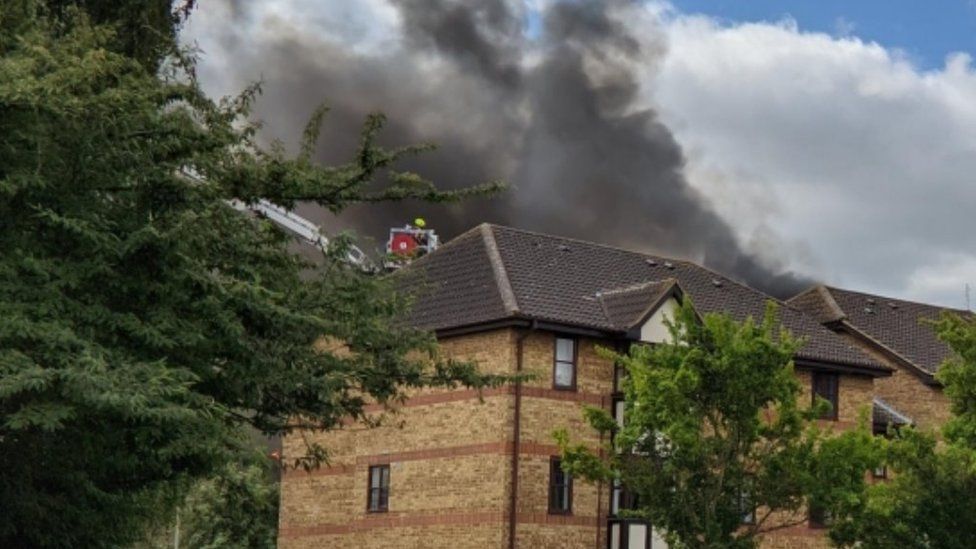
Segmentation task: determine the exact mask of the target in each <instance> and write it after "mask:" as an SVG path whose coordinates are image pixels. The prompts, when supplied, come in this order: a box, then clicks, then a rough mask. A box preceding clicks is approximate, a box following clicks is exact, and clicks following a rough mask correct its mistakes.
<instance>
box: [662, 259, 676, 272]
mask: <svg viewBox="0 0 976 549" xmlns="http://www.w3.org/2000/svg"><path fill="white" fill-rule="evenodd" d="M664 268H665V269H668V270H669V271H670V270H672V269H674V263H671V262H670V261H665V262H664Z"/></svg>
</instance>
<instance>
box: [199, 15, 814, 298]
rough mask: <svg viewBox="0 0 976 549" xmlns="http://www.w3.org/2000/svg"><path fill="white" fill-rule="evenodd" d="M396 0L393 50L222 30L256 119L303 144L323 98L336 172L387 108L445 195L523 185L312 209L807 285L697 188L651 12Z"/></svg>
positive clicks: (418, 164) (389, 137)
mask: <svg viewBox="0 0 976 549" xmlns="http://www.w3.org/2000/svg"><path fill="white" fill-rule="evenodd" d="M392 1H393V5H394V6H395V8H396V10H397V14H398V18H399V21H400V28H401V29H402V30H401V33H402V35H401V36H399V37H397V39H396V40H394V41H393V43H394V44H395V47H390V48H386V49H384V50H383V51H380V52H377V51H368V52H363V51H360V50H357V48H355V47H352V46H351V45H350V44H349V43H347V42H344V41H343V40H337V39H334V38H329V37H318V36H308V35H307V34H303V33H297V32H289V29H288V28H287V25H280V28H276V27H275V26H274V25H272V24H268V25H265V26H264V28H263V29H262V30H263V32H262V34H261V36H262V37H264V38H262V40H261V42H260V43H259V44H254V43H250V42H249V41H251V40H252V38H251V37H248V36H243V35H238V34H234V31H233V30H228V29H227V28H224V29H222V36H221V40H223V41H224V44H223V48H224V49H225V50H226V51H229V52H235V53H234V55H235V57H236V58H235V59H234V60H233V61H232V63H233V65H234V66H235V67H239V68H235V70H239V71H241V72H243V73H244V77H243V80H249V79H254V78H257V77H258V76H261V77H262V78H263V80H264V82H265V86H264V90H265V95H264V96H263V97H262V99H261V100H260V102H259V103H258V105H257V111H258V112H257V114H258V117H259V118H261V119H262V120H264V121H265V122H266V127H267V128H268V130H269V131H270V132H271V133H273V134H274V135H275V136H278V137H293V136H298V135H300V133H301V128H302V127H303V125H304V123H305V121H306V119H307V117H308V115H309V113H311V112H312V110H313V109H314V107H315V106H316V105H318V104H319V103H322V102H325V103H326V104H328V105H329V106H330V107H331V113H330V115H329V116H328V118H327V120H326V124H325V126H324V128H323V143H322V144H321V146H320V150H319V151H318V153H319V159H320V160H321V161H323V162H336V161H341V160H344V159H346V158H348V157H349V155H350V153H351V152H352V151H353V148H354V147H355V145H356V139H355V137H356V136H357V135H358V131H359V128H360V126H361V124H362V122H363V119H364V117H365V116H366V114H367V113H369V112H371V111H377V110H380V111H383V112H384V113H385V114H386V115H387V117H388V119H389V124H388V126H387V128H386V129H385V130H384V132H383V134H382V139H381V141H382V142H383V143H385V144H390V145H402V144H406V143H415V142H421V141H422V142H427V141H429V142H434V143H436V144H437V145H438V149H437V150H436V151H435V152H433V153H430V154H426V155H422V156H420V157H417V158H416V159H411V160H409V161H408V162H407V163H406V165H405V166H404V167H406V168H409V169H411V170H413V171H416V172H418V173H420V174H422V175H424V176H426V177H428V178H430V179H432V180H433V181H435V182H436V183H438V184H439V185H440V186H443V187H447V188H452V187H454V188H456V187H461V186H466V185H470V184H474V183H480V182H483V181H487V180H493V179H502V180H505V181H508V182H509V183H511V184H512V186H513V188H512V189H511V190H510V191H508V192H507V193H505V194H503V195H502V196H499V197H496V198H493V199H481V200H473V201H470V202H467V203H464V204H461V205H452V206H435V205H425V204H409V205H405V204H393V205H383V206H374V205H370V206H368V207H362V208H352V209H351V210H349V211H347V212H346V213H344V214H343V215H342V216H341V217H340V218H339V219H338V220H336V219H330V218H329V216H328V215H327V214H325V213H323V212H317V211H314V210H312V209H303V210H302V213H303V214H305V215H308V216H309V217H311V218H313V219H315V220H316V221H320V222H323V224H324V225H325V226H326V227H329V228H337V227H349V226H353V227H354V228H355V229H356V230H357V231H359V232H360V233H361V234H365V235H368V236H371V237H373V238H374V239H376V240H377V241H382V240H383V239H384V235H385V232H386V230H387V228H388V227H390V226H396V225H402V224H403V223H404V222H406V221H408V220H409V219H412V218H413V217H414V216H418V215H421V216H425V217H426V218H427V221H428V225H429V226H431V227H433V228H435V229H436V230H437V231H438V233H439V234H441V236H442V238H449V237H451V236H454V235H456V234H458V233H460V232H462V231H464V230H466V229H469V228H471V227H472V226H474V225H475V224H477V223H480V222H483V221H490V222H495V223H500V224H507V225H512V226H515V227H518V228H524V229H531V230H537V231H542V232H550V233H554V234H559V235H565V236H572V237H577V238H582V239H586V240H591V241H595V242H601V243H606V244H611V245H617V246H621V247H625V248H630V249H636V250H642V251H648V252H654V253H659V254H665V255H671V256H676V257H684V258H689V259H692V260H695V261H699V262H702V263H704V264H705V265H706V266H708V267H711V268H713V269H715V270H717V271H719V272H722V273H724V274H727V275H730V276H733V277H735V278H739V279H741V280H744V281H745V282H747V283H749V284H752V285H754V286H756V287H758V288H761V289H764V290H766V291H767V292H770V293H772V294H774V295H779V296H784V295H789V294H791V293H792V292H794V291H795V290H798V289H799V288H800V287H802V286H803V285H804V284H805V283H806V281H804V280H802V279H801V278H799V277H796V276H795V275H793V274H792V273H780V272H777V271H776V270H775V269H773V268H770V267H768V266H767V265H766V264H765V263H764V262H763V261H762V260H760V259H759V258H757V257H756V256H754V255H752V254H750V253H748V252H746V251H745V250H744V249H743V247H742V246H741V245H740V244H739V242H738V241H737V240H736V238H735V236H734V232H733V230H732V229H731V227H730V226H729V225H728V223H726V222H725V221H724V220H723V219H722V218H720V217H719V216H718V215H717V214H716V213H715V211H714V209H713V208H712V207H711V205H710V204H709V201H708V198H707V197H705V196H702V195H701V194H700V193H699V192H697V191H696V190H695V189H694V188H692V187H691V186H690V185H689V184H688V182H687V181H686V179H685V177H684V175H683V168H684V157H683V154H682V151H681V148H680V146H679V145H678V144H677V142H676V141H675V139H674V137H673V136H672V134H671V132H670V131H669V130H668V128H667V127H665V126H664V125H663V124H662V123H661V122H660V121H659V120H658V117H657V115H656V113H655V112H654V111H653V110H652V109H651V108H650V107H649V106H647V105H646V104H645V103H644V96H643V94H642V93H641V82H640V79H641V77H643V76H644V75H646V74H647V73H648V72H652V71H653V67H654V65H655V64H656V63H657V62H658V60H659V59H660V58H661V57H662V56H663V55H664V53H665V44H664V43H663V38H662V37H661V36H660V33H657V32H655V29H654V28H650V29H648V31H649V32H648V34H649V35H645V33H644V32H641V33H640V36H638V35H637V33H634V32H633V31H632V28H633V27H632V26H628V25H627V17H628V14H631V13H634V12H635V10H638V9H639V8H638V7H636V6H633V5H627V4H624V3H622V2H613V1H611V2H606V1H597V0H592V1H573V2H554V3H551V4H548V5H547V7H545V8H543V11H542V12H541V16H540V17H539V19H538V24H533V25H528V26H527V24H526V21H527V19H526V17H527V12H526V10H525V8H522V7H520V6H517V5H513V4H512V3H511V2H510V1H506V0H484V1H479V2H466V1H463V0H392ZM201 9H206V8H205V7H204V8H201ZM251 9H252V3H249V2H240V3H237V4H236V5H235V6H234V10H233V13H234V14H235V17H238V18H241V19H242V20H243V19H245V18H247V17H249V10H251ZM251 15H253V14H251ZM237 27H238V25H237V24H235V22H233V21H232V22H230V24H229V26H228V28H230V29H233V28H237ZM269 36H270V38H268V37H269ZM258 71H259V72H258Z"/></svg>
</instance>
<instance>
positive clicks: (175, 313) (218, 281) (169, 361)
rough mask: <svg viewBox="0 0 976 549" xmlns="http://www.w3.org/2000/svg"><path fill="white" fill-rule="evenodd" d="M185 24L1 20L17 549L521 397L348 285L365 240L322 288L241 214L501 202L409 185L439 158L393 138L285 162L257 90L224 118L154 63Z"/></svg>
mask: <svg viewBox="0 0 976 549" xmlns="http://www.w3.org/2000/svg"><path fill="white" fill-rule="evenodd" d="M164 4H166V3H165V2H164V3H160V2H153V1H148V0H147V1H136V0H133V1H130V2H94V1H91V2H73V3H71V2H47V3H45V2H39V1H31V0H9V1H7V2H4V4H3V5H2V7H0V475H2V476H0V501H3V502H4V503H3V512H2V513H0V546H4V547H117V546H120V545H124V544H126V543H128V542H130V541H132V540H133V539H135V538H136V537H138V536H139V535H140V534H141V532H142V531H143V528H144V525H145V524H146V523H147V521H151V519H152V518H153V517H154V516H158V515H161V514H162V515H166V516H169V515H168V513H169V510H171V509H172V508H173V506H174V505H176V504H177V503H178V502H179V501H180V499H181V497H182V495H183V493H184V490H185V487H186V486H189V485H190V484H192V483H191V482H190V480H192V479H194V478H210V477H212V476H213V475H214V474H215V472H216V471H222V470H224V469H225V467H226V466H227V464H228V463H234V462H237V461H239V460H240V459H241V458H240V456H241V454H242V452H244V451H245V448H246V447H247V445H246V444H244V443H242V442H241V441H242V440H243V434H242V433H243V432H244V431H245V430H246V429H247V428H251V427H253V428H256V429H258V430H260V431H262V432H264V433H268V434H280V433H287V432H290V431H292V430H294V429H296V428H306V429H312V430H324V429H331V428H334V427H336V426H337V425H339V424H340V421H341V420H342V419H343V418H347V417H352V418H356V419H363V418H364V414H363V406H364V404H365V402H366V401H367V399H375V400H378V401H380V402H389V401H391V400H397V399H399V398H400V397H401V396H402V390H403V388H404V387H417V386H428V385H447V386H451V385H456V384H464V385H469V386H484V385H488V384H495V383H500V382H502V381H503V380H502V379H500V378H495V377H490V376H484V375H481V374H480V373H479V372H478V371H477V370H476V368H475V367H474V366H473V365H471V364H467V363H456V362H451V361H444V360H441V359H440V358H439V357H438V355H437V348H436V345H435V341H434V340H433V338H432V336H431V335H430V334H427V333H422V332H418V331H415V330H412V329H409V328H407V327H404V326H402V325H400V324H399V323H398V322H397V320H396V319H397V318H398V317H399V315H400V314H401V313H402V311H403V310H404V307H405V306H406V305H407V303H406V302H405V301H404V299H403V298H401V297H398V296H397V295H396V294H394V293H393V291H392V287H391V283H390V281H389V280H385V279H382V278H377V277H374V276H369V275H367V274H364V273H362V272H360V271H359V270H356V269H354V268H350V267H348V266H346V265H344V264H343V263H342V262H341V261H339V259H338V258H339V257H341V255H342V254H341V246H342V242H343V239H338V242H339V244H338V245H337V247H336V248H335V249H333V250H332V251H331V252H330V253H329V254H326V257H325V258H323V261H324V265H323V266H322V268H321V269H318V270H317V271H316V272H315V273H316V274H315V276H313V277H311V278H310V279H303V277H302V273H303V272H307V271H308V269H309V268H310V267H311V266H310V265H308V264H307V263H306V262H305V261H303V260H302V259H300V258H299V257H297V256H295V255H293V254H290V253H289V252H288V250H287V245H288V243H289V241H290V239H289V238H288V237H287V235H285V234H284V233H283V232H282V231H281V230H279V229H278V228H276V227H275V226H273V225H272V224H271V223H270V222H267V221H265V220H260V219H254V218H252V217H249V216H246V215H242V214H241V213H239V212H237V211H235V210H234V209H233V208H232V207H230V206H229V205H228V201H230V200H234V199H236V200H243V201H245V202H246V201H252V200H255V199H258V198H267V199H270V200H273V201H275V202H277V203H279V204H282V205H285V206H289V205H291V204H292V203H293V201H295V200H311V201H314V202H316V203H318V204H320V205H322V206H325V207H327V208H329V209H330V210H332V211H336V212H337V211H340V210H342V209H343V208H345V207H346V206H348V205H350V204H356V203H369V202H376V201H382V200H400V199H405V198H416V199H421V200H431V201H451V200H457V199H460V198H461V197H463V196H465V195H467V194H472V193H484V192H491V191H493V190H495V189H497V188H498V185H487V186H483V187H476V188H473V189H468V190H466V191H462V192H441V191H438V190H437V189H436V188H434V187H433V185H432V184H431V183H430V182H428V181H426V180H424V179H422V178H420V177H419V176H416V175H414V174H410V173H401V172H398V171H397V170H396V169H395V164H396V163H397V161H398V160H399V159H401V158H402V157H404V156H406V155H411V154H415V153H417V152H420V151H422V150H424V149H425V148H426V147H405V148H401V149H394V150H388V149H384V148H381V147H379V146H377V145H376V144H375V141H374V138H375V136H376V134H377V132H379V131H380V129H381V127H382V124H383V119H382V117H381V116H374V117H371V118H370V119H369V120H368V121H367V123H366V126H365V129H364V131H363V134H362V136H361V144H360V149H359V152H358V154H357V155H356V157H355V158H354V159H353V160H352V161H350V162H349V163H347V164H344V165H340V166H335V167H322V166H317V165H315V164H313V163H312V162H311V160H310V158H309V156H308V155H307V154H302V155H299V156H298V157H297V158H288V157H287V156H286V155H285V154H284V153H283V152H282V148H281V147H277V146H276V147H272V148H271V149H270V150H263V149H262V148H261V147H259V146H258V144H257V143H256V142H255V141H254V139H253V136H254V133H255V126H254V125H252V124H250V123H248V122H247V121H246V119H247V115H248V108H249V105H250V103H251V101H252V100H253V97H254V94H256V93H257V88H256V87H254V88H251V89H249V90H246V91H245V92H244V93H243V94H242V95H241V96H240V97H237V98H236V99H233V100H226V101H222V102H220V103H215V102H213V101H211V100H210V99H208V98H207V97H205V96H204V95H203V93H202V92H201V91H200V88H199V86H198V84H197V82H196V81H195V79H194V76H193V75H194V72H193V60H192V59H191V58H188V57H187V56H185V55H183V54H182V53H180V52H175V51H173V50H172V49H171V48H170V49H168V50H167V47H164V46H161V45H159V44H155V43H151V42H153V41H154V40H156V38H158V37H159V36H166V33H172V32H175V28H176V27H175V25H177V24H178V22H179V21H180V19H179V17H181V16H180V15H179V14H177V15H172V14H171V13H170V12H169V11H166V12H165V13H164V11H161V9H160V8H161V6H163V5H164ZM79 6H80V7H81V8H86V9H92V10H93V14H94V17H92V16H89V15H88V14H86V13H85V12H84V11H82V10H81V9H79ZM113 7H114V8H115V9H113ZM114 15H118V16H119V17H121V19H119V20H110V19H112V17H113V16H114ZM174 17H175V19H173V18H174ZM95 22H104V23H107V25H97V24H95ZM143 23H146V24H147V25H150V26H154V27H156V28H157V30H158V31H159V32H148V31H147V32H141V31H142V30H145V29H144V28H143V27H144V25H143ZM167 29H168V30H167ZM143 35H144V36H146V37H147V38H146V41H147V42H145V43H143V42H140V41H139V36H143ZM163 51H172V52H173V53H172V55H171V56H169V57H165V58H164V57H163V56H162V54H161V53H160V52H163ZM140 52H141V53H140ZM157 68H158V70H157ZM320 122H321V116H316V117H314V118H313V121H312V124H310V129H309V130H308V131H307V132H306V137H307V139H306V143H305V146H304V147H305V150H309V149H310V147H311V145H312V141H313V140H314V138H315V136H316V134H317V127H318V124H319V123H320ZM190 174H192V175H193V176H191V175H190ZM198 176H199V177H198ZM323 343H324V344H323ZM325 457H327V455H326V453H325V449H321V448H315V447H312V448H310V455H309V459H307V460H303V459H302V456H298V457H297V458H296V463H300V464H305V465H309V466H314V465H315V464H316V463H317V462H319V461H320V460H321V459H324V458H325ZM293 464H294V463H293Z"/></svg>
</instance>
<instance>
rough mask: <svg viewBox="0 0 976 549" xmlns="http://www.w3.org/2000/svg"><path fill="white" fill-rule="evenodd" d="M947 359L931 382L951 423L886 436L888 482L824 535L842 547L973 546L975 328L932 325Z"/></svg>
mask: <svg viewBox="0 0 976 549" xmlns="http://www.w3.org/2000/svg"><path fill="white" fill-rule="evenodd" d="M934 327H935V329H936V330H937V332H938V334H939V336H940V338H941V339H942V340H943V341H945V342H946V343H948V344H949V346H950V347H951V348H952V350H953V351H954V356H953V357H952V358H950V359H949V360H948V361H946V363H945V364H943V365H942V366H941V367H940V369H939V373H938V376H937V377H938V379H939V381H941V382H942V383H943V385H944V390H945V394H946V396H948V397H949V400H950V403H951V409H952V412H953V417H952V419H951V420H950V421H949V422H948V423H947V424H946V425H945V427H944V429H943V437H942V438H941V440H940V437H938V436H937V433H929V432H921V431H918V430H915V429H911V428H903V429H901V430H900V431H899V432H893V433H891V435H892V440H891V441H890V443H889V444H888V456H887V461H888V463H889V466H890V468H891V469H892V470H893V472H894V473H893V478H892V480H890V481H888V482H885V483H881V484H877V485H874V486H872V487H871V488H870V489H869V490H868V492H867V493H866V497H865V498H864V500H863V502H862V504H861V505H859V506H853V507H852V508H851V509H850V510H849V511H850V512H849V515H848V516H847V517H846V518H845V519H844V520H842V521H838V523H837V524H836V525H835V526H834V527H833V528H832V531H831V537H832V538H833V540H834V541H835V542H836V543H837V544H838V545H842V546H850V547H863V548H865V549H872V548H879V549H881V548H888V547H922V548H925V547H931V548H940V549H942V548H945V549H962V548H968V547H972V546H973V542H972V532H974V531H976V496H974V494H976V322H974V320H973V319H972V318H971V317H962V316H959V315H956V314H952V313H946V314H944V315H943V316H942V317H941V318H940V319H939V321H938V322H937V323H935V325H934Z"/></svg>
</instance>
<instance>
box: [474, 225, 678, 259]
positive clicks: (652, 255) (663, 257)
mask: <svg viewBox="0 0 976 549" xmlns="http://www.w3.org/2000/svg"><path fill="white" fill-rule="evenodd" d="M483 225H489V226H491V227H492V228H498V229H507V230H509V231H514V232H517V233H522V234H530V235H534V236H544V237H547V238H558V239H561V240H568V241H570V242H578V243H580V244H586V245H588V246H595V247H597V248H606V249H608V250H616V251H618V252H626V253H629V254H636V255H641V256H645V257H653V258H656V259H666V260H669V261H687V260H684V259H677V258H674V257H670V256H666V255H655V254H649V253H644V252H638V251H635V250H631V249H628V248H623V247H621V246H612V245H610V244H603V243H600V242H593V241H592V240H583V239H582V238H575V237H572V236H562V235H558V234H551V233H544V232H541V231H530V230H528V229H519V228H516V227H510V226H508V225H498V224H497V223H483Z"/></svg>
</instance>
